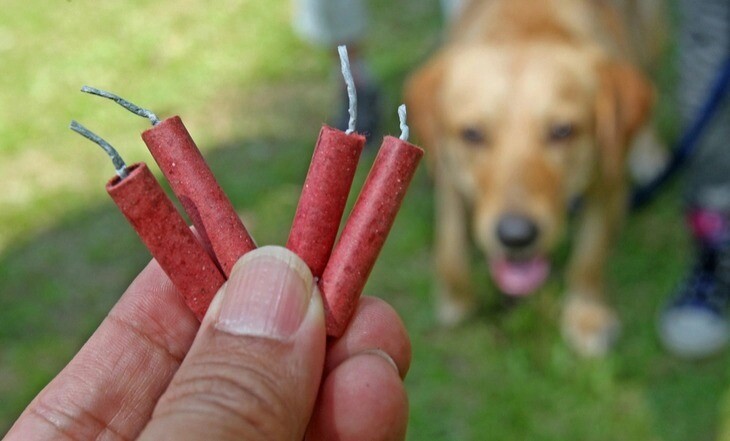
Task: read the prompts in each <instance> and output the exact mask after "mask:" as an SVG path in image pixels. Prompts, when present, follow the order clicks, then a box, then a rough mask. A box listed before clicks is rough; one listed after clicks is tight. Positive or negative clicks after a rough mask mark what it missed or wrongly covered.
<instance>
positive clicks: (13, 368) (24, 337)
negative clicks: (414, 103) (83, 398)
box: [0, 0, 730, 441]
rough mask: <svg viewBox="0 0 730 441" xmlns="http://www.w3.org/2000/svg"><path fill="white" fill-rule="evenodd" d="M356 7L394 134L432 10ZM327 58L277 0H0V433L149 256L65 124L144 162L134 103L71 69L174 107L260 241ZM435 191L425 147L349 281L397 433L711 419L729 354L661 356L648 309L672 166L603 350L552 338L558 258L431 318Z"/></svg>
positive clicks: (678, 425)
mask: <svg viewBox="0 0 730 441" xmlns="http://www.w3.org/2000/svg"><path fill="white" fill-rule="evenodd" d="M371 6H372V9H371V12H372V29H371V32H370V36H369V37H368V40H367V42H366V45H365V47H364V49H365V55H366V57H367V58H368V60H369V61H370V64H371V67H372V69H373V73H374V75H375V76H376V78H377V79H378V80H379V81H380V82H381V84H382V86H383V108H384V109H385V110H386V111H388V110H392V112H390V113H386V115H385V116H384V120H383V123H382V124H383V128H384V132H386V133H398V124H397V116H396V106H397V105H398V104H399V103H400V99H401V85H402V83H403V80H404V78H405V76H406V75H407V74H408V72H409V71H411V70H412V69H413V68H414V67H415V66H416V65H417V64H418V63H419V62H420V61H422V60H424V59H425V57H426V56H427V55H428V54H429V53H430V52H431V51H432V50H433V49H434V48H435V47H436V46H437V44H438V43H439V41H440V39H441V29H442V17H441V14H440V8H439V4H438V0H400V1H397V2H392V1H389V0H373V1H372V2H371ZM340 78H341V77H340V76H339V72H337V71H336V69H335V68H334V65H333V62H332V54H330V53H327V52H326V51H323V50H322V49H319V48H314V47H311V46H308V45H307V44H305V43H303V42H302V41H300V40H299V39H298V38H297V36H296V35H295V34H294V33H293V30H292V26H291V5H290V4H289V1H287V0H267V1H255V0H219V1H217V2H215V3H212V2H203V1H200V0H177V1H172V0H157V1H154V2H152V1H143V0H127V1H124V2H84V1H78V0H68V1H57V2H51V3H49V4H47V5H46V6H45V7H43V8H41V7H39V5H38V4H34V2H27V1H23V0H3V6H2V12H1V13H0V182H1V183H2V191H0V434H2V433H5V431H7V429H9V427H10V425H11V424H12V422H13V421H14V420H15V418H17V416H18V415H19V414H20V412H21V411H22V409H23V408H24V407H25V405H27V403H28V402H29V401H30V400H31V399H32V397H33V396H34V395H35V394H36V393H37V392H38V391H39V390H40V389H41V388H43V386H44V385H45V384H46V383H47V382H48V381H49V380H50V379H51V378H52V377H53V376H54V375H55V374H56V373H57V372H58V371H59V370H60V369H61V368H62V367H63V366H64V365H65V364H66V363H67V362H68V361H69V360H70V359H71V358H72V356H73V355H74V353H75V352H76V351H77V350H78V349H79V348H80V347H81V345H82V344H83V343H84V341H85V340H86V339H87V338H88V337H89V335H90V334H91V333H92V332H93V331H94V329H95V328H96V327H97V326H98V324H99V323H100V322H101V321H102V320H103V318H104V317H105V315H106V313H107V311H108V310H109V309H110V308H111V307H112V305H113V304H114V303H115V301H116V300H117V299H118V297H119V296H120V294H121V293H122V292H123V291H124V289H125V287H126V286H127V285H128V284H129V282H130V281H131V280H132V278H133V277H134V276H135V275H136V273H137V272H138V271H139V270H140V269H141V268H142V267H143V266H144V265H145V263H146V262H147V261H148V259H149V255H148V253H147V251H146V249H145V248H144V247H143V246H142V245H141V243H140V242H139V240H138V238H137V237H136V235H135V233H134V231H133V230H132V229H131V228H130V227H129V225H127V224H126V222H125V220H124V219H123V218H122V216H121V214H120V213H119V212H118V211H117V209H116V207H115V206H114V205H113V204H112V202H111V200H110V199H109V197H108V196H107V195H106V192H105V190H104V185H105V183H106V181H107V180H108V179H109V178H110V177H111V176H112V175H113V168H112V166H111V163H110V162H109V160H108V158H107V157H106V156H105V155H104V154H103V152H102V151H101V150H100V149H99V148H98V147H96V146H95V145H93V144H91V143H90V142H88V141H86V140H84V139H82V138H81V137H79V136H78V135H76V134H74V133H73V132H71V131H70V130H68V128H67V127H68V123H69V121H70V120H71V119H76V120H78V121H79V122H81V123H82V124H84V125H86V126H87V127H89V128H90V129H91V130H92V131H95V132H96V133H98V134H99V135H101V136H102V137H104V138H105V139H107V140H108V141H109V142H111V143H112V144H113V145H114V146H115V147H117V149H118V150H119V151H120V153H121V154H122V156H123V157H124V158H125V159H126V160H127V162H128V163H133V162H138V161H145V162H147V163H149V164H152V159H151V157H150V156H149V154H148V153H147V151H146V149H145V147H144V145H143V143H142V141H141V139H140V137H139V133H140V132H141V131H143V130H145V129H147V128H148V122H147V121H146V120H143V119H141V118H138V117H136V116H134V115H132V114H130V113H128V112H126V111H124V110H123V109H121V108H119V107H118V106H116V105H115V104H113V103H111V102H109V101H106V100H103V99H100V98H96V97H92V96H88V95H85V94H82V93H80V92H79V88H80V87H81V86H82V85H84V84H88V85H91V86H95V87H99V88H102V89H107V90H110V91H112V92H114V93H117V94H119V95H121V96H123V97H125V98H127V99H129V100H131V101H133V102H135V103H136V104H138V105H140V106H142V107H146V108H149V109H151V110H153V111H154V112H156V113H157V115H159V116H160V117H169V116H172V115H175V114H178V115H180V116H181V117H182V118H183V120H184V121H185V123H186V125H187V127H188V129H189V130H190V132H191V134H192V136H193V138H194V139H195V140H196V141H197V143H198V145H199V146H200V148H201V150H203V152H204V155H205V156H206V158H207V159H208V161H209V163H210V165H211V168H212V169H213V171H214V172H215V174H216V176H217V177H218V178H219V180H220V183H221V185H222V187H223V188H224V190H225V191H226V193H227V194H228V195H229V196H230V198H231V199H232V201H233V202H234V204H235V205H236V208H237V209H238V210H239V211H240V213H241V214H242V216H243V217H244V219H245V223H246V225H247V226H248V228H249V230H250V231H251V232H252V235H253V236H254V237H255V238H256V240H257V241H258V243H259V244H283V243H284V242H285V241H286V237H287V235H288V229H289V226H290V224H291V219H292V217H293V213H294V208H295V207H296V202H297V198H298V196H299V192H300V186H301V183H302V181H303V178H304V176H305V174H306V170H307V167H308V164H309V159H310V157H311V153H312V149H313V146H314V142H315V140H316V136H317V133H318V131H319V128H320V126H321V124H322V123H323V122H329V121H331V120H333V119H334V118H335V117H336V116H337V113H338V110H339V98H338V93H339V89H340V87H341V80H340ZM673 78H674V77H673V74H672V71H671V69H670V68H668V69H667V70H666V72H664V73H662V78H661V79H660V80H661V84H662V88H663V89H664V91H666V92H667V95H666V97H663V98H662V105H663V107H664V111H663V113H664V114H666V115H667V116H666V121H665V122H664V123H663V126H664V131H665V136H667V137H668V138H670V137H671V136H673V135H675V134H676V133H675V132H674V129H673V126H672V121H673V119H672V118H673V117H672V105H671V102H672V100H671V85H672V82H673ZM376 144H377V142H376ZM374 150H375V149H369V150H368V151H366V152H365V154H364V157H363V160H362V166H361V169H360V172H359V174H358V178H357V180H356V183H355V188H358V187H359V184H360V183H361V182H362V180H363V179H364V176H365V173H366V170H367V168H369V163H370V162H372V159H373V157H374V155H375V152H374ZM152 168H153V169H154V170H155V172H156V173H157V175H158V176H160V174H159V172H158V170H157V169H156V166H152ZM354 193H356V192H354ZM432 208H433V207H432V201H431V186H430V182H429V178H428V174H427V173H426V170H425V167H422V169H421V170H420V171H419V173H418V175H417V176H416V179H415V181H414V183H413V186H412V188H411V190H410V192H409V194H408V196H407V197H406V202H405V205H404V207H403V209H402V211H401V213H400V215H399V218H398V220H397V222H396V224H395V226H394V230H393V231H392V233H391V236H390V237H389V239H388V242H387V243H386V247H385V249H384V251H383V255H382V258H381V259H380V261H379V263H378V264H377V265H376V268H375V270H374V272H373V274H372V277H371V279H370V283H369V285H368V288H367V292H368V293H369V294H372V295H378V296H381V297H383V298H385V299H386V300H387V301H389V302H390V303H391V304H392V305H394V307H395V308H396V309H397V310H398V311H399V312H400V314H401V315H402V317H403V319H404V321H405V324H406V326H407V328H408V329H409V331H410V334H411V337H412V340H413V350H414V355H413V357H414V358H413V365H412V369H411V371H410V374H409V377H408V379H407V381H406V383H407V388H408V391H409V395H410V401H411V417H410V424H409V439H411V440H484V439H495V440H504V439H525V440H676V441H680V440H681V441H686V440H712V439H730V431H729V429H728V427H730V371H729V370H728V369H727V367H728V360H729V359H730V357H729V356H727V355H725V356H722V357H716V358H713V359H710V360H707V361H704V362H698V363H689V362H683V361H679V360H676V359H673V358H672V357H670V356H668V355H666V354H665V353H664V352H663V351H662V350H661V348H660V347H659V344H658V341H657V338H656V336H655V321H656V315H657V311H658V308H659V307H660V305H661V304H662V302H663V301H664V300H665V298H666V297H667V295H668V294H669V293H670V292H671V291H672V290H673V289H674V287H675V285H676V284H677V283H678V281H679V280H680V279H681V277H682V275H683V272H684V269H685V266H686V265H687V262H688V261H689V259H690V253H689V249H690V244H689V240H688V238H687V235H686V233H685V229H684V226H683V219H682V214H681V213H682V210H681V208H682V207H681V201H680V198H679V190H678V186H677V185H676V184H675V185H674V186H673V187H671V188H669V189H667V190H665V191H664V192H663V194H662V195H661V196H660V199H659V200H658V201H657V202H656V203H655V204H654V205H652V206H651V207H650V208H649V209H647V210H644V211H642V212H640V213H638V214H634V215H632V216H631V217H630V218H629V219H628V221H627V224H626V228H625V231H624V234H623V235H622V236H621V240H620V241H619V243H618V246H617V250H616V252H615V253H614V257H613V259H612V260H611V263H610V271H609V288H610V292H611V293H613V294H614V296H613V299H614V303H615V305H616V307H617V308H618V310H619V315H620V317H621V318H622V319H623V335H622V337H621V340H620V342H619V344H618V345H617V347H616V350H615V351H614V352H613V353H612V354H611V355H610V356H609V357H608V358H606V359H604V360H593V361H586V360H582V359H580V358H577V357H576V356H575V355H573V354H572V353H571V352H570V351H569V350H568V348H567V347H566V345H565V344H564V343H563V342H562V340H561V338H560V336H559V333H558V312H559V309H560V294H561V290H562V283H563V282H562V280H561V279H560V278H559V277H554V280H552V281H551V283H550V284H549V285H548V287H547V288H546V289H544V290H543V292H541V293H540V294H539V295H537V296H534V297H532V298H530V299H528V300H526V301H524V302H521V303H520V304H519V305H506V304H505V303H504V301H502V300H500V299H499V298H498V297H497V296H496V295H495V294H494V293H493V290H492V289H491V288H489V287H490V285H489V282H488V281H487V277H486V268H485V271H481V272H480V273H481V275H480V276H479V277H480V280H482V281H483V283H482V286H484V289H483V293H482V298H483V304H484V307H483V308H482V311H481V313H480V314H479V316H478V317H477V318H475V319H473V320H471V321H470V322H469V323H467V324H465V325H463V326H460V327H458V328H456V329H453V330H444V329H440V328H439V327H438V326H437V325H436V323H435V320H434V316H433V313H432V311H433V301H432V298H431V295H430V294H431V290H432V281H431V273H432V269H431V268H432V267H431V265H432V262H431V256H430V247H431V241H432V232H431V230H432ZM475 262H477V264H479V265H481V262H482V261H481V260H479V257H478V256H475ZM561 265H564V259H563V260H561ZM556 273H559V271H556Z"/></svg>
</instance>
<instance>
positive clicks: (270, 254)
mask: <svg viewBox="0 0 730 441" xmlns="http://www.w3.org/2000/svg"><path fill="white" fill-rule="evenodd" d="M313 288H314V282H313V279H312V273H311V272H310V271H309V268H307V265H306V264H305V263H304V261H302V260H301V259H300V258H299V257H297V256H296V255H295V254H294V253H292V252H291V251H289V250H287V249H285V248H281V247H275V246H266V247H261V248H258V249H256V250H254V251H251V252H249V253H248V254H246V255H245V256H244V257H243V258H242V259H241V260H239V261H238V262H237V263H236V265H235V266H234V267H233V270H232V272H231V276H230V277H229V279H228V283H227V285H226V290H225V293H224V296H223V301H222V302H221V309H220V313H219V315H218V320H217V322H216V327H217V328H218V329H220V330H221V331H225V332H228V333H231V334H238V335H254V336H260V337H268V338H274V339H278V340H286V339H287V338H289V337H291V336H292V335H293V334H294V333H295V332H296V331H297V330H298V329H299V326H300V325H301V323H302V320H303V319H304V316H305V314H306V313H307V308H308V307H309V301H310V300H311V298H312V290H313Z"/></svg>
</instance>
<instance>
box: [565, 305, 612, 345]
mask: <svg viewBox="0 0 730 441" xmlns="http://www.w3.org/2000/svg"><path fill="white" fill-rule="evenodd" d="M619 327H620V324H619V320H618V318H617V317H616V314H615V313H614V312H613V310H611V308H609V307H608V306H606V305H605V304H603V303H600V302H598V301H595V300H590V299H585V298H580V297H577V296H571V297H569V298H568V301H567V303H566V305H565V309H564V311H563V323H562V331H563V337H564V338H565V340H566V341H567V342H568V344H569V345H570V346H571V347H572V348H573V350H575V351H576V352H577V353H578V354H579V355H582V356H584V357H602V356H605V355H606V354H607V353H608V351H609V350H610V349H611V347H612V346H613V344H614V343H615V342H616V339H617V338H618V334H619Z"/></svg>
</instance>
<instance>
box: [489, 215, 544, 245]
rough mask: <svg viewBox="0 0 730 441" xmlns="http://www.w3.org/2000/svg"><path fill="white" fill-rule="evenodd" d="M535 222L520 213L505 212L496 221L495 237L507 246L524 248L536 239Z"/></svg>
mask: <svg viewBox="0 0 730 441" xmlns="http://www.w3.org/2000/svg"><path fill="white" fill-rule="evenodd" d="M537 234H538V229H537V225H536V224H535V222H533V221H532V220H531V219H530V218H528V217H526V216H523V215H521V214H505V215H504V216H502V217H501V218H500V219H499V222H498V223H497V238H498V239H499V241H500V242H502V245H504V246H506V247H507V248H525V247H527V246H529V245H532V243H533V242H535V239H537Z"/></svg>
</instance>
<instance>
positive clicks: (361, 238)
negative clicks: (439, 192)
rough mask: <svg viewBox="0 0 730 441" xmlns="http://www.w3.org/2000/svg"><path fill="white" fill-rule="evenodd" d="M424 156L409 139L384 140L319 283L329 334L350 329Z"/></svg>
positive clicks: (390, 137)
mask: <svg viewBox="0 0 730 441" xmlns="http://www.w3.org/2000/svg"><path fill="white" fill-rule="evenodd" d="M422 156H423V150H421V149H420V148H419V147H416V146H414V145H413V144H410V143H408V142H406V141H403V140H401V139H398V138H395V137H392V136H386V137H385V139H384V140H383V144H382V145H381V147H380V151H379V152H378V156H377V157H376V158H375V162H374V163H373V167H372V169H371V170H370V173H369V174H368V177H367V179H366V180H365V184H364V185H363V188H362V190H361V191H360V195H359V196H358V198H357V201H356V202H355V206H354V207H353V209H352V213H351V214H350V216H349V218H348V220H347V222H346V223H345V227H344V229H343V231H342V235H341V236H340V239H339V241H338V242H337V245H336V246H335V248H334V250H333V251H332V256H331V257H330V259H329V262H328V263H327V267H326V268H325V270H324V274H323V275H322V279H321V280H320V282H319V287H320V290H321V292H322V296H323V300H324V306H325V320H326V325H327V335H329V336H332V337H340V336H341V335H342V333H343V332H344V331H345V328H346V327H347V324H348V322H349V320H350V317H351V316H352V314H353V312H354V311H355V308H356V307H357V302H358V300H359V298H360V294H361V293H362V290H363V288H364V287H365V283H366V282H367V279H368V276H369V275H370V271H371V270H372V269H373V265H375V260H376V259H377V258H378V254H379V253H380V250H381V249H382V248H383V244H384V243H385V239H386V237H387V236H388V233H389V232H390V228H391V227H392V226H393V221H394V220H395V216H396V214H397V213H398V210H399V208H400V205H401V202H402V201H403V197H404V196H405V194H406V190H407V189H408V185H409V184H410V182H411V179H412V178H413V174H414V173H415V170H416V167H417V166H418V163H419V161H420V159H421V157H422Z"/></svg>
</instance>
